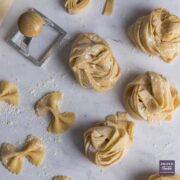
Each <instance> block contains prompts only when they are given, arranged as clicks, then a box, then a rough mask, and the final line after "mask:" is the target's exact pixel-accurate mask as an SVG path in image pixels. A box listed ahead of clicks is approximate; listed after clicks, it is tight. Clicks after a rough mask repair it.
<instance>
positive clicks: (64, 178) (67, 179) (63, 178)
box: [53, 176, 72, 180]
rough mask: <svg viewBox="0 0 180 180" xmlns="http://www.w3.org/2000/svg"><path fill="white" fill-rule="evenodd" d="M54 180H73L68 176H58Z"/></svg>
mask: <svg viewBox="0 0 180 180" xmlns="http://www.w3.org/2000/svg"><path fill="white" fill-rule="evenodd" d="M53 180H72V179H71V178H70V177H67V176H56V177H54V178H53Z"/></svg>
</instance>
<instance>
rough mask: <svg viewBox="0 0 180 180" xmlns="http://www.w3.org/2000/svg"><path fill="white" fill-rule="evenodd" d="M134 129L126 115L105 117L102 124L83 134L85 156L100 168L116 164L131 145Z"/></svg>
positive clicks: (118, 114)
mask: <svg viewBox="0 0 180 180" xmlns="http://www.w3.org/2000/svg"><path fill="white" fill-rule="evenodd" d="M134 127H135V124H134V123H133V122H131V121H128V118H127V113H117V114H116V115H110V116H107V117H106V119H105V121H104V122H102V123H98V124H96V125H95V126H94V127H92V128H90V129H88V130H87V131H86V132H85V134H84V145H85V153H86V156H87V157H88V158H89V160H90V161H92V162H93V163H95V164H96V165H98V166H101V167H108V166H111V165H114V164H117V163H118V162H119V161H120V160H122V159H123V157H124V156H125V155H126V153H127V152H128V150H129V149H130V148H131V146H132V144H133V137H134Z"/></svg>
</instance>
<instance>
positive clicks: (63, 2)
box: [59, 0, 66, 10]
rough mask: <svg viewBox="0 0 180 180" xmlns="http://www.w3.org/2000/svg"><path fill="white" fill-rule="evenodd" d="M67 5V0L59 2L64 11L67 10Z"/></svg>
mask: <svg viewBox="0 0 180 180" xmlns="http://www.w3.org/2000/svg"><path fill="white" fill-rule="evenodd" d="M65 3H66V0H59V4H60V5H61V7H62V8H63V9H64V10H65V7H64V5H65Z"/></svg>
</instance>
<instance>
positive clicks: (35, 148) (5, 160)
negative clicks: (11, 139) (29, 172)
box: [0, 135, 45, 174]
mask: <svg viewBox="0 0 180 180" xmlns="http://www.w3.org/2000/svg"><path fill="white" fill-rule="evenodd" d="M44 156H45V146H44V144H43V142H42V141H41V140H40V139H39V138H37V137H35V136H32V135H30V136H28V137H27V139H26V142H25V145H24V147H23V148H21V149H20V150H19V148H18V147H16V146H15V145H13V144H8V143H4V144H2V146H1V149H0V159H1V162H2V164H3V165H4V167H6V168H7V169H8V170H9V171H11V172H12V173H15V174H20V173H21V172H22V171H23V168H24V160H25V157H26V158H27V159H28V160H29V162H31V163H32V164H33V165H35V166H40V165H41V164H42V163H43V160H44Z"/></svg>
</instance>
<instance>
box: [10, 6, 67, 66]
mask: <svg viewBox="0 0 180 180" xmlns="http://www.w3.org/2000/svg"><path fill="white" fill-rule="evenodd" d="M29 11H34V12H36V13H38V14H39V15H40V16H41V17H42V18H43V20H44V25H47V26H49V27H50V28H52V29H54V30H55V31H56V32H58V34H59V35H58V37H57V38H56V39H55V40H54V41H53V42H52V43H51V44H50V46H49V48H48V49H47V50H45V52H44V53H42V55H40V57H39V58H35V57H33V56H32V55H31V54H30V53H29V51H27V50H25V48H24V47H23V45H22V44H17V39H18V38H20V40H21V41H22V39H24V38H25V36H24V35H22V34H21V33H20V32H19V30H18V31H16V32H15V33H13V34H11V35H10V36H9V37H8V39H7V42H8V43H9V44H10V45H11V46H12V47H13V48H15V49H16V50H17V51H18V52H19V53H20V54H22V55H23V56H24V57H26V58H27V59H28V60H30V61H31V62H32V63H33V64H35V65H37V66H41V65H42V64H43V63H44V62H45V61H46V60H47V58H48V57H49V56H50V55H51V54H52V53H53V51H54V50H55V49H56V48H57V47H58V46H59V45H60V44H61V41H62V40H63V38H64V37H65V35H66V34H67V33H66V32H65V31H64V30H63V29H62V28H61V27H59V26H58V25H57V24H56V23H54V22H53V21H52V20H50V19H49V18H48V17H46V16H45V15H43V14H42V13H41V12H39V11H38V10H36V9H34V8H32V9H29ZM24 43H25V44H24V45H25V46H27V47H28V46H29V45H30V41H27V42H24Z"/></svg>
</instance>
